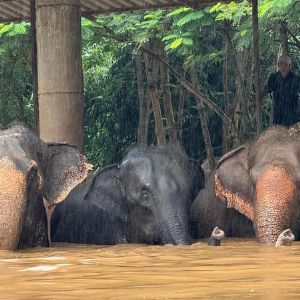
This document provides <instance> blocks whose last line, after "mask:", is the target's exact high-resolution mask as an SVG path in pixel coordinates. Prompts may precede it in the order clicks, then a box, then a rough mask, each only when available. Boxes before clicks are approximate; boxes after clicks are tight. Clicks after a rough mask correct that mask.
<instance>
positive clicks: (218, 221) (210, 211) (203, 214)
mask: <svg viewBox="0 0 300 300" xmlns="http://www.w3.org/2000/svg"><path fill="white" fill-rule="evenodd" d="M215 173H216V171H215V170H214V171H211V173H210V174H209V175H208V176H207V179H206V180H205V188H204V189H202V190H201V191H200V192H199V193H198V195H197V197H196V199H195V201H194V202H193V205H192V207H191V211H190V216H191V217H190V222H191V225H190V226H191V234H192V237H193V238H194V239H202V238H208V237H210V235H211V232H212V231H213V229H214V228H215V227H216V226H218V227H219V228H222V229H223V230H224V233H225V235H226V237H247V238H250V237H254V236H255V233H254V230H253V224H252V221H251V220H249V219H248V218H247V217H246V216H244V215H243V214H241V213H240V212H238V211H237V210H235V209H233V208H227V205H226V203H225V202H224V201H221V200H220V199H219V198H218V197H217V196H216V193H215Z"/></svg>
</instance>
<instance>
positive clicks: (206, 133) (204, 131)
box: [190, 67, 215, 170]
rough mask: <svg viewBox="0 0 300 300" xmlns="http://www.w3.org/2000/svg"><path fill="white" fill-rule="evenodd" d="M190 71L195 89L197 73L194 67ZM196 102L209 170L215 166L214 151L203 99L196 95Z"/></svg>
mask: <svg viewBox="0 0 300 300" xmlns="http://www.w3.org/2000/svg"><path fill="white" fill-rule="evenodd" d="M190 71H191V80H192V84H193V85H194V86H196V87H197V89H199V87H198V80H197V74H196V71H195V69H194V67H191V69H190ZM196 102H197V109H198V113H199V117H200V123H201V130H202V134H203V139H204V143H205V150H206V155H207V159H208V164H209V168H210V169H211V170H213V169H214V167H215V158H214V153H213V149H212V145H211V140H210V135H209V131H208V124H207V118H206V113H205V108H204V104H203V101H202V99H201V98H199V97H196Z"/></svg>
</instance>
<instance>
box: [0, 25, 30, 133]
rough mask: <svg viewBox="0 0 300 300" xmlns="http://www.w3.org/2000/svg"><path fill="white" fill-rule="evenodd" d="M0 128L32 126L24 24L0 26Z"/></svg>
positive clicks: (28, 28) (27, 47)
mask: <svg viewBox="0 0 300 300" xmlns="http://www.w3.org/2000/svg"><path fill="white" fill-rule="evenodd" d="M0 38H1V43H0V91H1V93H0V109H1V114H0V126H6V125H7V124H9V123H11V122H12V121H16V120H18V121H21V122H24V123H26V124H28V125H29V126H30V127H32V126H33V124H34V120H33V103H32V83H31V41H30V26H29V24H28V23H25V22H22V23H19V24H13V23H11V24H0Z"/></svg>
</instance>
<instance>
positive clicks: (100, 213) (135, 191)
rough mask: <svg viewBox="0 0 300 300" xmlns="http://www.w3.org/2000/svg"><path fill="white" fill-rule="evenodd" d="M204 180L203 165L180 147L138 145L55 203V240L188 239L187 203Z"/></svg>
mask: <svg viewBox="0 0 300 300" xmlns="http://www.w3.org/2000/svg"><path fill="white" fill-rule="evenodd" d="M203 185H204V173H203V170H202V169H201V167H200V166H198V164H197V163H196V162H195V161H192V160H190V159H188V158H187V156H186V155H185V154H184V152H183V151H182V150H181V149H180V148H179V147H176V146H172V145H165V146H152V147H142V146H138V147H134V148H132V149H130V150H129V151H128V152H127V154H126V155H125V157H124V158H123V160H122V161H121V163H120V164H118V165H117V164H116V165H113V166H110V167H107V168H105V169H102V170H100V171H98V172H96V173H95V174H94V175H93V176H91V177H90V178H87V179H86V180H85V181H84V182H83V183H81V184H80V185H78V187H77V188H76V189H75V190H74V191H72V193H70V195H69V197H68V198H67V199H66V200H65V201H64V202H63V203H61V204H59V205H57V207H56V208H55V210H54V213H53V216H52V217H53V218H52V225H51V237H52V239H53V241H54V242H78V243H97V244H103V243H104V244H106V243H108V244H115V243H120V242H121V243H122V242H128V243H147V244H168V243H170V244H175V245H177V244H189V243H191V238H190V230H189V222H188V220H189V207H190V206H191V204H192V201H193V199H194V197H195V196H196V194H197V192H198V190H199V189H200V188H202V187H203ZM67 219H69V221H67ZM66 224H68V226H66ZM74 224H75V225H74ZM91 232H92V234H90V233H91Z"/></svg>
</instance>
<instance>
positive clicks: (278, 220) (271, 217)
mask: <svg viewBox="0 0 300 300" xmlns="http://www.w3.org/2000/svg"><path fill="white" fill-rule="evenodd" d="M295 199H296V185H295V183H294V181H293V179H292V177H291V176H290V174H289V173H288V171H287V169H286V168H285V167H284V166H282V165H271V166H268V167H267V168H265V169H264V170H263V172H262V173H261V174H260V176H259V178H258V180H257V182H256V204H255V218H254V219H255V231H256V237H257V240H258V242H261V243H267V244H275V242H276V240H277V238H278V236H279V234H280V233H281V232H282V231H283V230H284V229H287V228H290V226H291V222H292V216H293V210H294V203H295Z"/></svg>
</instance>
